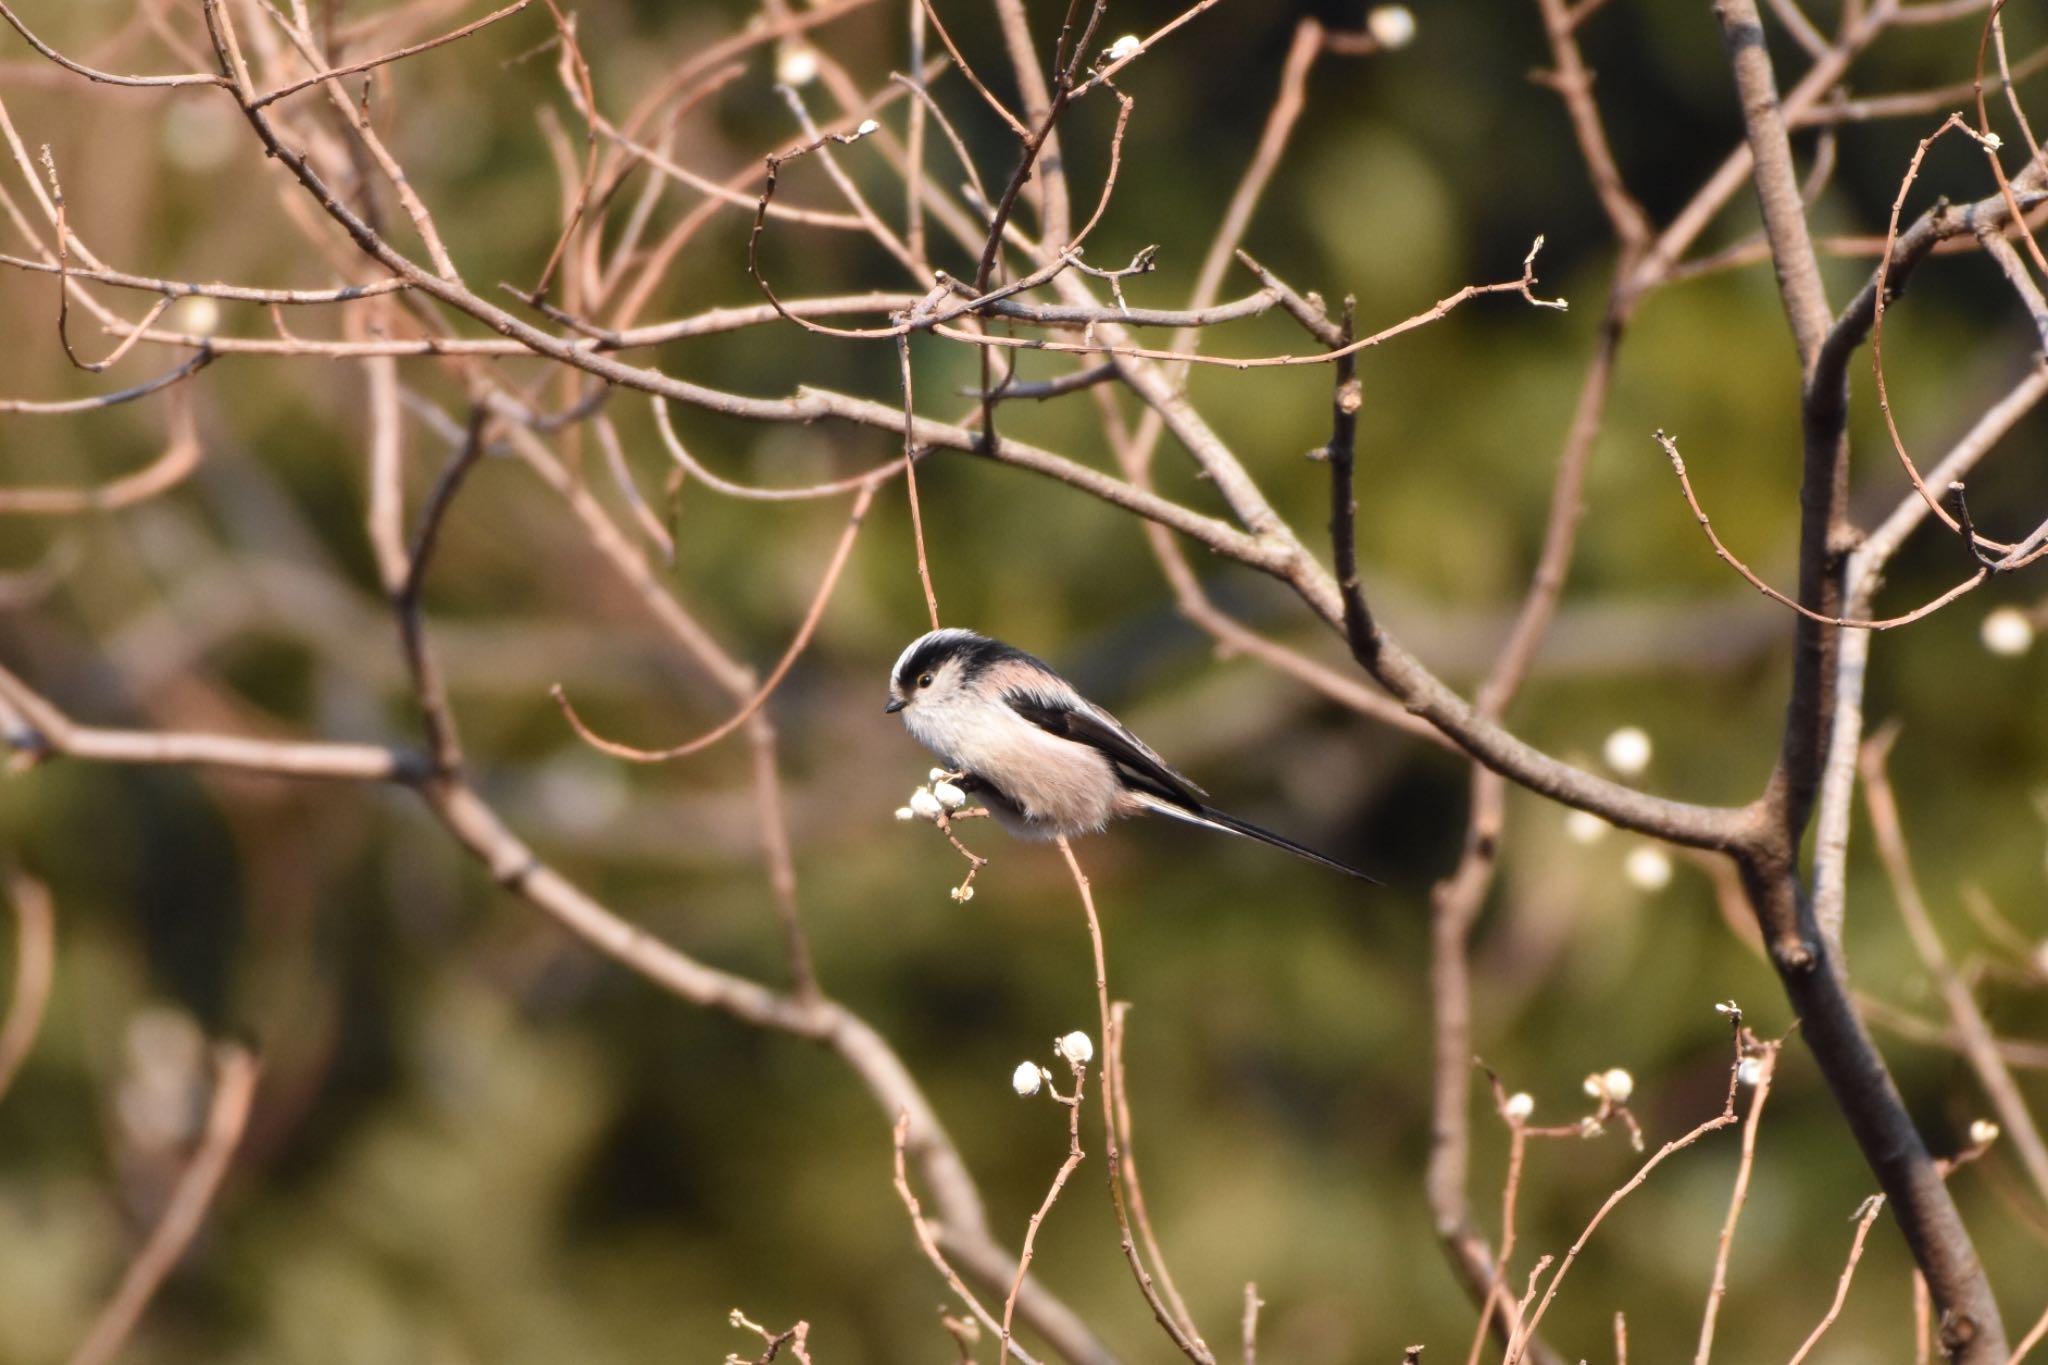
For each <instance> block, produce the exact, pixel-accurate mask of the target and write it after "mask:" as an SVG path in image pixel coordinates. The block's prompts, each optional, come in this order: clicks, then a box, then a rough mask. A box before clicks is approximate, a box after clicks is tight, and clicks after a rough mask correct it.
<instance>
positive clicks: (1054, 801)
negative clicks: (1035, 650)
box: [903, 703, 1123, 839]
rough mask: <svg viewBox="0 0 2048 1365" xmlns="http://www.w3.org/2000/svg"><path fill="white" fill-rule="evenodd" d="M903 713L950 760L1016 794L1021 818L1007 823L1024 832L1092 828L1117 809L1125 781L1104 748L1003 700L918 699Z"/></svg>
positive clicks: (920, 737) (1041, 834) (1043, 834)
mask: <svg viewBox="0 0 2048 1365" xmlns="http://www.w3.org/2000/svg"><path fill="white" fill-rule="evenodd" d="M903 720H904V724H905V725H906V726H908V727H909V729H910V733H911V735H912V736H913V737H915V738H916V740H917V741H918V742H919V743H920V744H922V745H924V746H925V747H926V748H927V749H930V750H931V751H932V752H933V753H935V754H937V755H938V756H939V760H940V761H941V762H942V763H944V764H945V765H946V766H947V767H949V768H952V769H954V770H955V771H957V772H964V773H967V774H969V775H970V776H974V777H978V778H981V779H982V780H983V781H985V782H988V783H990V784H992V785H994V786H995V787H996V788H997V789H998V790H999V791H1000V792H1002V793H1003V794H1004V795H1006V796H1008V797H1009V798H1010V800H1011V801H1013V802H1015V803H1016V806H1017V809H1018V814H1019V815H1020V816H1021V817H1022V823H1021V824H1019V823H1017V822H1016V821H1013V820H1005V822H1004V823H1006V824H1010V825H1011V826H1012V827H1013V828H1014V829H1015V830H1016V831H1017V832H1018V833H1020V834H1025V835H1027V836H1032V837H1036V838H1041V839H1049V838H1052V837H1053V836H1055V835H1060V834H1085V833H1090V832H1092V831H1095V830H1099V829H1101V828H1102V826H1103V825H1104V824H1106V823H1107V822H1108V821H1109V819H1110V817H1111V816H1113V815H1115V814H1117V813H1118V812H1117V809H1116V806H1117V798H1118V796H1119V795H1120V794H1121V793H1122V790H1123V781H1122V779H1121V778H1120V777H1119V776H1118V774H1117V771H1116V769H1115V767H1114V766H1113V765H1112V764H1111V763H1110V761H1109V759H1108V758H1106V757H1104V755H1103V754H1102V752H1101V751H1100V750H1098V749H1094V748H1091V747H1089V746H1088V745H1086V744H1076V743H1075V742H1074V741H1072V740H1069V739H1061V738H1060V737H1059V736H1057V735H1053V734H1048V733H1047V732H1046V731H1044V730H1041V729H1039V728H1038V727H1037V726H1036V725H1033V724H1032V723H1031V722H1030V721H1028V720H1026V719H1024V718H1023V717H1022V716H1020V715H1018V714H1017V713H1016V712H1014V711H1012V710H1010V709H1009V708H1008V707H1006V706H1001V705H993V704H989V703H972V704H967V705H960V706H931V705H914V706H912V707H911V708H910V709H909V710H908V711H906V712H904V715H903ZM999 814H1003V812H999Z"/></svg>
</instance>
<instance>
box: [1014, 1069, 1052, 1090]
mask: <svg viewBox="0 0 2048 1365" xmlns="http://www.w3.org/2000/svg"><path fill="white" fill-rule="evenodd" d="M1044 1074H1045V1073H1044V1072H1042V1071H1040V1070H1039V1068H1038V1063H1036V1062H1019V1063H1017V1069H1016V1070H1015V1071H1012V1072H1011V1073H1010V1089H1012V1090H1014V1091H1016V1092H1017V1093H1018V1094H1020V1095H1036V1094H1037V1093H1038V1087H1039V1085H1040V1084H1041V1083H1042V1082H1043V1080H1044Z"/></svg>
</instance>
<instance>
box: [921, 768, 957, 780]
mask: <svg viewBox="0 0 2048 1365" xmlns="http://www.w3.org/2000/svg"><path fill="white" fill-rule="evenodd" d="M952 776H953V774H951V773H949V772H947V771H946V770H945V769H944V768H934V769H932V770H931V771H930V772H928V773H926V774H925V775H924V778H925V781H927V782H945V781H947V780H949V779H950V778H951V777H952Z"/></svg>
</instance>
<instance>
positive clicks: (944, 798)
mask: <svg viewBox="0 0 2048 1365" xmlns="http://www.w3.org/2000/svg"><path fill="white" fill-rule="evenodd" d="M932 795H933V797H935V798H936V799H937V800H938V803H939V804H940V805H942V806H944V807H945V808H946V809H947V810H959V809H960V808H961V807H962V806H964V805H966V804H967V793H966V792H964V791H961V790H960V789H959V788H958V787H956V786H954V785H953V784H952V783H951V782H934V783H933V784H932Z"/></svg>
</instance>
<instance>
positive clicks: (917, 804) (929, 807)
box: [910, 787, 946, 820]
mask: <svg viewBox="0 0 2048 1365" xmlns="http://www.w3.org/2000/svg"><path fill="white" fill-rule="evenodd" d="M945 809H946V808H945V807H944V806H942V805H940V804H939V798H938V797H936V796H933V795H932V793H931V789H930V788H929V787H919V788H918V789H917V790H916V791H914V792H912V793H911V794H910V812H911V814H913V815H915V816H917V817H918V818H920V819H923V820H936V819H938V818H939V815H940V813H941V812H942V811H944V810H945Z"/></svg>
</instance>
